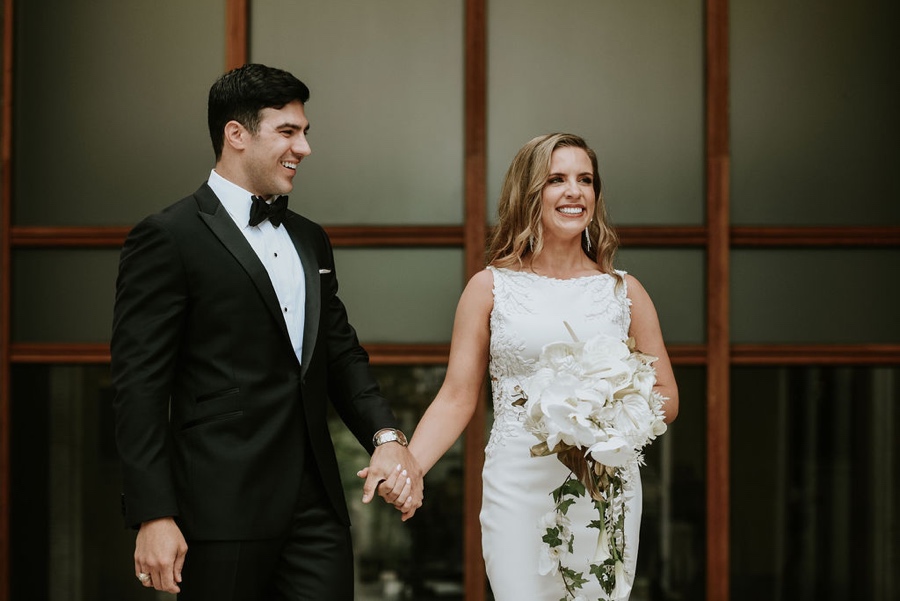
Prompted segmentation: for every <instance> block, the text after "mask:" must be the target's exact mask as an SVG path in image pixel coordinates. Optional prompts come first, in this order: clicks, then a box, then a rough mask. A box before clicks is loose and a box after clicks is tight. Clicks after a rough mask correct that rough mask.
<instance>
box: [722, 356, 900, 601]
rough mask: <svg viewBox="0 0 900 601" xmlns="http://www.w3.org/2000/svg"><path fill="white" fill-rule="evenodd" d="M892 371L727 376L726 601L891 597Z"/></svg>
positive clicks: (894, 503)
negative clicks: (728, 525)
mask: <svg viewBox="0 0 900 601" xmlns="http://www.w3.org/2000/svg"><path fill="white" fill-rule="evenodd" d="M898 376H900V369H897V368H887V367H883V368H879V367H816V366H810V367H790V368H789V367H773V368H738V369H735V370H734V371H733V372H732V414H731V417H732V480H731V481H732V487H731V503H732V522H731V524H732V526H731V528H732V532H731V573H732V578H731V582H732V593H731V595H732V596H731V598H732V599H733V600H734V601H745V600H746V601H751V600H752V601H756V600H758V599H772V600H775V601H782V600H783V601H794V600H812V599H815V600H817V601H832V600H833V601H838V600H840V601H843V600H845V599H867V600H873V601H888V600H890V599H896V598H897V596H898V594H900V588H898V583H897V580H896V578H897V577H896V574H897V570H896V558H897V553H898V550H900V532H898V530H897V528H896V523H897V508H898V507H900V502H898V501H900V480H898V478H897V474H898V473H900V442H898V441H900V437H898V432H900V412H898V411H897V404H898V401H900V386H898V384H900V379H898Z"/></svg>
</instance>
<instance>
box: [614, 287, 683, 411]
mask: <svg viewBox="0 0 900 601" xmlns="http://www.w3.org/2000/svg"><path fill="white" fill-rule="evenodd" d="M625 282H626V285H627V287H628V298H629V299H631V330H629V335H630V336H631V337H632V338H634V342H635V346H636V347H637V349H638V350H639V351H641V352H642V353H646V354H648V355H653V356H654V357H659V359H658V360H657V361H656V362H654V363H653V367H654V368H656V386H654V389H655V390H656V391H657V392H659V393H660V394H661V395H662V396H664V397H666V402H665V404H664V405H663V411H664V412H665V414H666V419H665V421H666V423H667V424H668V423H672V421H673V420H674V419H675V417H677V416H678V386H677V385H676V384H675V374H674V373H673V372H672V363H671V361H669V353H667V352H666V344H665V342H664V341H663V336H662V330H661V329H660V327H659V317H657V315H656V308H655V307H654V306H653V301H652V300H650V295H649V294H647V291H646V290H645V289H644V287H643V286H641V283H640V282H638V281H637V280H636V279H635V278H634V277H632V276H631V275H626V276H625Z"/></svg>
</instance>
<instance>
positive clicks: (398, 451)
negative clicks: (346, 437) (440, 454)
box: [357, 442, 424, 522]
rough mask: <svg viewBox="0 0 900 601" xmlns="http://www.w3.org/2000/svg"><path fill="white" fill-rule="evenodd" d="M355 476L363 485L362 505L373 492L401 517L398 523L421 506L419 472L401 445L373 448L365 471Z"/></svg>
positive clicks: (391, 444)
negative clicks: (397, 511)
mask: <svg viewBox="0 0 900 601" xmlns="http://www.w3.org/2000/svg"><path fill="white" fill-rule="evenodd" d="M357 475H358V476H359V477H360V478H364V479H365V481H366V482H365V484H364V485H363V503H368V502H370V501H371V500H372V499H373V498H374V496H375V492H376V490H377V492H378V494H379V496H381V497H382V498H383V499H384V500H385V502H387V503H390V504H392V505H393V506H394V507H396V508H397V509H398V510H399V511H400V512H401V513H402V514H403V515H402V516H401V519H402V520H403V521H404V522H405V521H406V520H408V519H409V518H411V517H412V516H413V515H414V514H415V513H416V509H418V508H419V507H421V506H422V500H423V497H424V494H423V493H424V485H423V482H422V470H421V468H420V467H419V462H418V461H416V458H415V457H414V456H413V455H412V453H410V452H409V449H408V448H407V447H405V446H403V445H401V444H398V443H396V442H388V443H385V444H383V445H381V446H379V447H376V448H375V453H373V454H372V460H371V461H370V462H369V467H367V468H365V469H363V470H361V471H359V472H358V473H357Z"/></svg>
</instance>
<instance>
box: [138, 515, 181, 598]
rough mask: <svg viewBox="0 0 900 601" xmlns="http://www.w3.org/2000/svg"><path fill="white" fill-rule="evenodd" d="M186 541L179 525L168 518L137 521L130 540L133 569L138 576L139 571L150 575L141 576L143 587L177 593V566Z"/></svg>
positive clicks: (139, 576) (179, 577) (179, 564)
mask: <svg viewBox="0 0 900 601" xmlns="http://www.w3.org/2000/svg"><path fill="white" fill-rule="evenodd" d="M186 554H187V543H186V542H185V540H184V536H183V535H182V534H181V529H180V528H178V525H177V524H175V520H174V519H172V518H160V519H158V520H150V521H148V522H144V523H143V524H141V529H140V530H139V531H138V534H137V539H135V544H134V571H135V575H137V576H138V579H141V575H149V576H150V578H147V579H144V580H141V583H142V584H143V585H144V586H145V587H146V588H150V587H153V588H155V589H156V590H158V591H166V592H169V593H179V592H181V589H180V588H179V587H178V584H179V583H180V582H181V569H182V567H183V566H184V556H185V555H186Z"/></svg>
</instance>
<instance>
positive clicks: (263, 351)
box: [111, 184, 397, 540]
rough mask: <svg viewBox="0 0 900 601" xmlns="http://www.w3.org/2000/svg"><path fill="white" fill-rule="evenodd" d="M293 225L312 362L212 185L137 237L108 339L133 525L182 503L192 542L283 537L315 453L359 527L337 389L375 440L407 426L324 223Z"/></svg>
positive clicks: (130, 241)
mask: <svg viewBox="0 0 900 601" xmlns="http://www.w3.org/2000/svg"><path fill="white" fill-rule="evenodd" d="M282 227H284V228H286V229H287V231H288V232H289V234H290V236H291V239H292V240H293V242H294V245H295V247H296V249H297V253H298V254H299V256H300V260H301V262H302V264H303V269H304V273H305V277H306V309H305V310H306V315H305V326H304V327H305V331H304V337H303V356H302V362H298V360H297V357H296V355H295V354H294V350H293V347H292V345H291V342H290V338H289V336H288V331H287V326H286V325H285V321H284V318H283V317H282V313H281V311H282V310H281V308H280V307H279V304H278V299H277V297H276V295H275V290H274V288H273V287H272V284H271V282H270V280H269V277H268V274H267V272H266V270H265V267H263V265H262V263H261V262H260V261H259V259H258V257H257V256H256V254H255V252H254V251H253V249H252V248H251V246H250V244H249V243H248V242H247V240H246V239H245V238H244V236H243V234H242V233H241V232H240V230H239V229H238V228H237V226H236V225H235V224H234V221H233V220H232V219H231V217H230V216H229V215H228V213H227V212H226V210H225V208H224V207H223V206H222V204H221V203H220V202H219V200H218V198H217V197H216V196H215V194H214V193H213V192H212V190H211V189H210V188H209V186H207V185H206V184H204V185H203V186H201V187H200V189H199V190H197V192H195V193H194V194H193V195H192V196H189V197H187V198H184V199H182V200H181V201H179V202H178V203H176V204H174V205H172V206H170V207H168V208H167V209H165V210H164V211H162V212H161V213H159V214H156V215H153V216H151V217H148V218H147V219H145V220H143V221H142V222H141V223H139V224H138V225H137V226H136V227H135V228H134V229H133V230H132V231H131V233H130V234H129V236H128V238H127V240H126V241H125V246H124V248H123V250H122V255H121V260H120V264H119V275H118V279H117V283H116V304H115V311H114V318H113V334H112V342H111V351H112V377H113V385H114V388H115V391H116V396H115V409H116V438H117V444H118V449H119V453H120V455H121V459H122V465H123V476H124V494H123V511H124V514H125V520H126V523H127V524H128V525H132V526H136V525H138V524H139V523H140V522H143V521H146V520H149V519H153V518H158V517H164V516H176V519H177V521H178V522H179V525H180V526H181V528H182V530H183V531H184V533H185V536H186V537H187V538H188V539H189V540H190V539H192V538H193V539H207V540H234V539H255V538H269V537H275V536H278V535H280V534H282V533H283V532H284V531H285V529H286V528H287V527H288V524H289V520H290V517H291V512H292V509H293V508H294V506H295V504H296V502H297V499H298V494H300V490H299V488H300V480H301V474H302V473H303V470H304V469H306V468H309V467H310V466H315V467H317V468H318V471H319V473H320V474H321V477H322V480H323V483H324V488H325V491H326V492H327V498H328V499H329V500H330V502H331V503H332V504H333V505H334V508H335V511H336V512H337V514H338V516H340V517H341V519H342V520H344V521H345V522H346V523H347V524H349V516H348V514H347V508H346V503H345V500H344V495H343V491H342V489H341V481H340V477H339V473H338V466H337V460H336V458H335V454H334V447H333V445H332V442H331V438H330V435H329V432H328V428H327V424H326V406H327V402H328V400H329V399H330V401H331V402H332V404H333V405H334V407H335V408H336V409H337V412H338V414H339V415H340V416H341V418H342V419H343V420H344V422H345V423H346V424H347V426H348V427H349V429H350V430H351V431H352V432H353V434H354V435H355V436H356V438H357V439H359V441H360V443H361V444H363V445H364V446H365V447H366V449H367V450H368V451H369V452H370V453H371V452H372V450H373V449H372V441H371V439H372V435H373V434H374V433H375V431H377V430H378V429H380V428H384V427H396V426H397V424H396V421H395V418H394V415H393V413H392V412H391V410H390V407H389V406H388V403H387V402H386V401H385V399H384V398H383V397H382V396H381V394H380V392H379V390H378V386H377V384H376V383H375V381H374V380H373V379H372V377H371V376H370V374H369V369H368V356H367V355H366V353H365V351H364V350H363V349H362V348H361V347H360V345H359V342H358V340H357V336H356V332H355V331H354V330H353V328H352V327H351V326H350V324H349V323H348V321H347V314H346V311H345V309H344V306H343V304H342V303H341V301H340V300H339V299H338V296H337V290H338V284H337V279H336V277H335V270H334V259H333V255H332V250H331V245H330V242H329V240H328V237H327V235H326V234H325V232H324V231H323V230H322V228H321V227H319V226H318V225H316V224H315V223H313V222H311V221H309V220H308V219H306V218H304V217H301V216H300V215H297V214H296V213H293V212H290V211H289V212H288V215H287V217H286V219H285V221H284V222H283V224H282Z"/></svg>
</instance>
